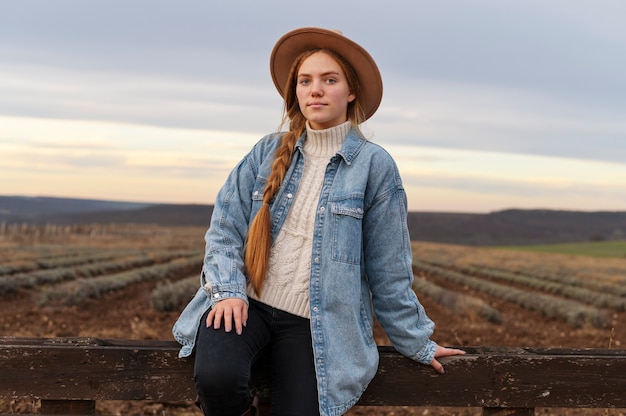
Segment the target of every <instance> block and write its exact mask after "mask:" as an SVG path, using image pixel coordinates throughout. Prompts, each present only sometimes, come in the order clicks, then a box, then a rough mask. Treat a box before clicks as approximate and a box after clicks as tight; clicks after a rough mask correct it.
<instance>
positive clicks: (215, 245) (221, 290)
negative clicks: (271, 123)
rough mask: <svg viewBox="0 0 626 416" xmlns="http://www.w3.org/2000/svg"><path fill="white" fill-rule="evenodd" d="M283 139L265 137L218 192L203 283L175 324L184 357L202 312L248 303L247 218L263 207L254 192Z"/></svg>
mask: <svg viewBox="0 0 626 416" xmlns="http://www.w3.org/2000/svg"><path fill="white" fill-rule="evenodd" d="M279 142H280V140H278V137H276V136H275V135H270V136H266V137H264V138H263V139H261V141H259V142H258V143H257V144H256V145H255V146H254V147H253V148H252V150H251V151H250V152H249V153H248V154H247V155H246V156H245V157H244V158H243V159H242V160H241V161H240V162H239V163H238V164H237V166H236V167H235V168H234V169H233V170H232V171H231V173H230V174H229V175H228V178H227V179H226V182H225V183H224V185H223V186H222V188H221V189H220V191H219V192H218V194H217V197H216V200H215V205H214V208H213V215H212V217H211V224H210V226H209V229H208V230H207V232H206V234H205V242H206V248H205V254H204V261H203V265H202V273H201V281H200V283H201V287H200V288H199V289H198V291H197V292H196V295H195V296H194V298H193V299H192V300H191V301H190V302H189V304H188V305H187V306H186V307H185V309H184V310H183V312H182V313H181V315H180V317H179V318H178V320H177V321H176V323H175V324H174V327H173V328H172V332H173V334H174V338H175V339H176V340H177V341H178V342H179V343H181V344H182V346H183V348H182V349H181V352H180V355H181V356H188V355H190V354H191V352H192V350H193V348H194V344H195V338H196V334H197V330H198V326H199V324H200V319H201V317H202V315H203V314H204V312H206V311H207V310H208V309H210V308H212V307H213V306H214V305H215V304H216V303H217V302H218V301H220V300H222V299H227V298H239V299H243V300H245V301H246V302H247V301H248V297H247V295H246V285H247V279H246V276H245V275H244V261H243V253H244V244H245V240H246V236H247V232H248V226H249V222H250V220H251V219H252V218H254V215H255V214H256V211H258V208H259V207H260V203H261V202H260V200H259V198H257V197H256V196H258V195H259V194H261V195H262V190H263V187H264V184H265V179H264V176H266V175H264V174H263V172H265V170H267V169H268V168H267V166H266V165H268V164H270V163H269V162H268V158H267V156H268V155H270V156H272V155H273V152H274V149H275V146H276V144H277V143H279ZM270 162H271V160H270Z"/></svg>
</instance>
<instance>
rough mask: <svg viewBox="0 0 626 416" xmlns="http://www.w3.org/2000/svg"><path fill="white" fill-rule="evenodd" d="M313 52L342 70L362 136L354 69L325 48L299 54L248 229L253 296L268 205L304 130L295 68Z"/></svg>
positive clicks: (263, 261)
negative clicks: (267, 172)
mask: <svg viewBox="0 0 626 416" xmlns="http://www.w3.org/2000/svg"><path fill="white" fill-rule="evenodd" d="M317 52H323V53H326V54H328V55H330V56H331V57H332V58H333V59H335V61H337V63H338V64H339V66H340V67H341V69H342V70H343V72H344V74H345V76H346V81H347V83H348V88H349V90H350V92H351V93H353V94H355V96H356V98H355V99H354V100H353V101H352V102H350V103H349V104H348V109H347V116H348V120H349V121H350V124H351V125H352V128H353V129H355V130H356V131H357V133H358V134H360V135H362V134H361V132H360V130H359V125H360V124H361V123H362V122H363V121H364V120H365V114H364V111H363V106H362V103H361V97H362V94H361V84H360V83H359V79H358V78H357V76H356V72H355V71H354V69H353V68H352V67H351V66H350V65H349V64H348V62H347V61H346V60H345V59H343V58H342V57H341V56H340V55H338V54H337V53H336V52H334V51H332V50H329V49H311V50H309V51H306V52H304V53H303V54H301V55H300V56H299V57H298V58H297V59H296V60H295V61H294V62H293V64H292V66H291V70H290V71H289V77H288V78H287V85H286V87H285V89H284V91H285V97H284V109H283V121H282V125H283V126H284V125H286V124H287V123H288V124H289V130H288V131H287V132H286V133H285V134H284V135H283V137H282V139H281V143H280V146H279V147H278V148H277V149H276V155H275V158H274V163H273V164H272V172H271V173H270V175H269V177H268V179H267V183H266V184H265V189H264V191H263V205H262V206H261V208H260V209H259V212H258V213H257V215H256V216H255V217H254V219H253V220H252V224H251V225H250V229H249V231H248V237H247V244H246V246H247V247H246V253H245V267H246V272H247V274H248V278H249V279H250V282H251V283H252V287H253V288H254V291H255V293H256V294H257V295H259V294H260V293H261V287H262V286H263V281H264V280H265V276H266V274H267V266H268V262H269V256H270V247H271V245H272V224H271V218H270V204H271V203H272V202H273V199H274V197H275V196H276V193H277V192H278V190H279V189H280V186H281V184H282V182H283V179H284V178H285V173H286V172H287V169H288V168H289V166H290V165H291V160H292V158H293V154H294V149H295V146H296V142H297V141H298V139H299V138H300V136H301V135H302V133H304V131H305V129H306V118H305V117H304V115H303V114H302V112H301V111H300V106H299V104H298V98H297V96H296V85H297V84H296V83H297V78H298V71H299V70H300V67H301V66H302V63H303V62H304V60H305V59H306V58H308V57H309V56H311V55H313V54H314V53H317Z"/></svg>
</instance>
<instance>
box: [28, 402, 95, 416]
mask: <svg viewBox="0 0 626 416" xmlns="http://www.w3.org/2000/svg"><path fill="white" fill-rule="evenodd" d="M39 414H41V415H66V416H69V415H81V416H90V415H95V414H96V402H95V401H93V400H42V401H41V408H40V409H39Z"/></svg>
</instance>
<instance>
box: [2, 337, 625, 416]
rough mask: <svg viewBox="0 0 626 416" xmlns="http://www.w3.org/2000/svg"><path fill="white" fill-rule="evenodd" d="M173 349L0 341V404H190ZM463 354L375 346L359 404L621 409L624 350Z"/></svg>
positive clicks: (184, 367) (185, 364)
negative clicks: (427, 360) (375, 364)
mask: <svg viewBox="0 0 626 416" xmlns="http://www.w3.org/2000/svg"><path fill="white" fill-rule="evenodd" d="M178 349H179V346H178V344H177V343H175V342H173V341H172V342H170V341H137V340H99V339H90V338H86V339H85V338H77V339H49V340H48V339H14V338H0V368H1V371H0V397H5V398H9V397H11V398H18V397H36V398H42V399H46V400H64V399H67V400H156V401H181V400H193V398H194V397H195V392H194V387H193V380H192V373H193V360H192V359H179V358H177V354H178ZM464 349H465V350H466V351H467V354H466V355H464V356H456V357H448V358H444V359H442V362H443V363H444V365H445V368H446V374H444V375H440V374H437V373H435V372H434V371H433V370H432V369H431V368H430V367H428V366H424V365H420V364H417V363H415V362H413V361H411V360H409V359H407V358H405V357H402V356H401V355H400V354H398V353H397V352H395V351H394V350H393V349H391V348H389V347H380V348H379V350H380V352H381V360H380V368H379V371H378V374H377V376H376V378H375V379H374V380H373V382H372V383H371V385H370V386H369V388H368V389H367V391H366V393H365V394H364V395H363V398H362V400H361V401H360V402H359V404H361V405H367V406H379V405H385V406H460V407H483V408H494V409H498V408H509V409H514V408H518V409H532V408H535V407H600V408H607V407H618V408H620V407H621V408H626V394H624V392H625V391H626V351H625V350H602V349H578V350H566V349H530V348H488V347H464ZM492 414H501V413H492ZM513 414H515V413H513ZM522 414H523V413H522Z"/></svg>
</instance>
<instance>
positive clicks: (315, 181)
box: [248, 122, 350, 318]
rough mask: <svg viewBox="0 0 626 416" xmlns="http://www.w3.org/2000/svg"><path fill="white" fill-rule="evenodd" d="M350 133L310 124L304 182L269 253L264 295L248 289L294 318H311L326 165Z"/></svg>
mask: <svg viewBox="0 0 626 416" xmlns="http://www.w3.org/2000/svg"><path fill="white" fill-rule="evenodd" d="M349 131H350V122H345V123H343V124H340V125H338V126H335V127H331V128H329V129H325V130H313V129H311V128H310V127H309V125H308V123H307V136H306V141H305V142H304V170H303V172H302V179H301V181H300V185H299V187H298V191H297V192H296V194H295V196H294V201H293V205H292V206H291V209H290V210H289V213H288V214H287V218H286V219H285V223H284V224H283V226H282V228H281V229H280V232H279V233H278V236H276V240H275V241H274V242H273V245H272V248H271V250H270V259H269V266H268V270H267V277H266V278H265V282H263V287H262V288H261V296H260V297H259V296H256V294H255V293H254V290H253V289H252V287H251V286H248V296H249V297H251V298H253V299H257V300H259V301H261V302H263V303H265V304H267V305H270V306H272V307H274V308H277V309H281V310H284V311H287V312H289V313H291V314H294V315H298V316H302V317H305V318H309V317H310V310H309V277H310V274H311V253H312V249H313V228H314V224H315V213H316V211H317V203H318V200H319V197H320V192H321V190H322V184H323V182H324V174H325V172H326V166H327V165H328V162H329V161H330V159H331V158H332V157H333V156H335V155H336V154H337V152H338V151H339V149H340V148H341V145H342V144H343V141H344V139H345V137H346V135H347V134H348V132H349Z"/></svg>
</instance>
